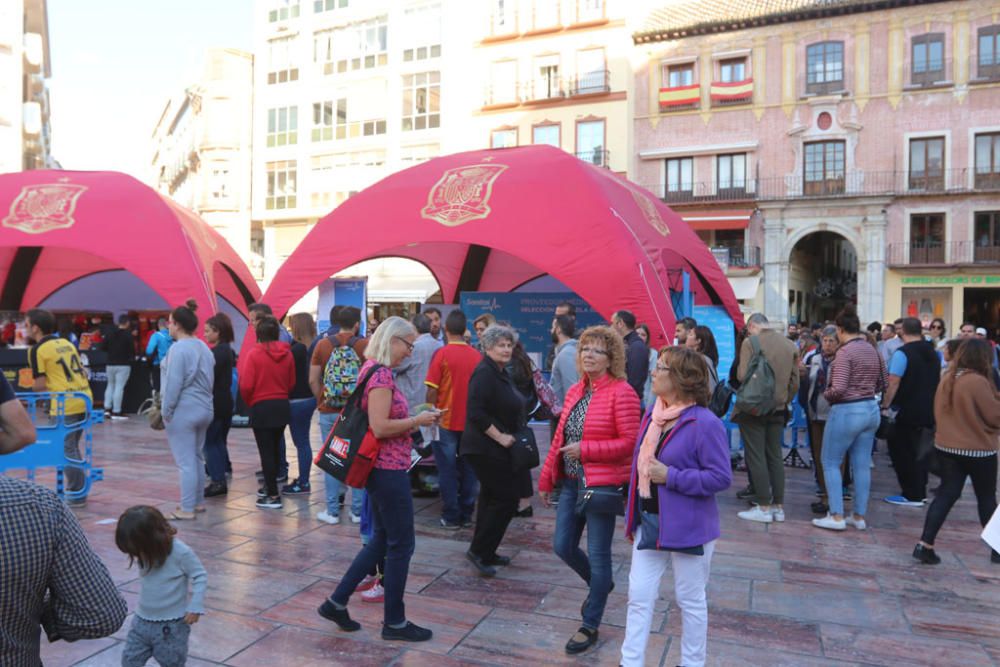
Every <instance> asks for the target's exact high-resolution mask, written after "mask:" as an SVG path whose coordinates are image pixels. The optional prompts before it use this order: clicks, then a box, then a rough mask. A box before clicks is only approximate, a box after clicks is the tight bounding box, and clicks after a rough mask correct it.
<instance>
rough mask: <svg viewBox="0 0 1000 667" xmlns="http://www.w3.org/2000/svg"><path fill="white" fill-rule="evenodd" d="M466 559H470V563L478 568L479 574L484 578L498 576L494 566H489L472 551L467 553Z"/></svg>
mask: <svg viewBox="0 0 1000 667" xmlns="http://www.w3.org/2000/svg"><path fill="white" fill-rule="evenodd" d="M465 557H466V558H468V559H469V562H470V563H472V564H473V565H475V566H476V569H477V570H479V574H481V575H483V576H484V577H495V576H497V569H496V568H495V567H493V566H492V565H488V564H487V563H486V562H485V561H483V559H482V558H480V557H479V556H477V555H476V554H474V553H472V552H471V551H466V552H465Z"/></svg>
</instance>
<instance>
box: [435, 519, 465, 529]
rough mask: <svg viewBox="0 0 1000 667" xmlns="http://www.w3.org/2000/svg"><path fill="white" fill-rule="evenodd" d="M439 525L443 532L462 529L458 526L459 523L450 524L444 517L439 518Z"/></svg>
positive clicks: (460, 525)
mask: <svg viewBox="0 0 1000 667" xmlns="http://www.w3.org/2000/svg"><path fill="white" fill-rule="evenodd" d="M440 523H441V527H442V528H444V529H445V530H458V529H459V528H461V527H462V524H460V523H452V522H451V521H448V520H447V519H445V518H444V517H441V519H440Z"/></svg>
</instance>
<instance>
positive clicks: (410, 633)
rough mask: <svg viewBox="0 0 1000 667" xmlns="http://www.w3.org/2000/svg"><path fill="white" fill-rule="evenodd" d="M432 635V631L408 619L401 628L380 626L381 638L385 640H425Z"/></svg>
mask: <svg viewBox="0 0 1000 667" xmlns="http://www.w3.org/2000/svg"><path fill="white" fill-rule="evenodd" d="M433 636H434V633H433V632H431V631H430V630H428V629H427V628H422V627H420V626H419V625H415V624H414V623H411V622H410V621H407V622H406V625H404V626H403V627H401V628H392V627H389V626H388V625H383V626H382V639H384V640H386V641H403V642H425V641H428V640H430V638H431V637H433Z"/></svg>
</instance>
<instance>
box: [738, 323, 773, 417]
mask: <svg viewBox="0 0 1000 667" xmlns="http://www.w3.org/2000/svg"><path fill="white" fill-rule="evenodd" d="M750 344H751V345H752V346H753V356H752V357H750V364H749V365H748V366H747V373H746V379H745V380H744V381H743V384H741V385H740V388H739V390H738V391H737V392H736V407H735V408H734V410H733V412H741V413H744V414H748V415H751V416H753V417H761V416H763V415H769V414H771V413H772V412H774V411H775V409H776V408H777V407H778V406H777V405H775V400H774V391H775V383H774V370H773V369H772V368H771V364H770V363H768V361H767V358H766V357H765V356H764V353H763V351H761V349H760V338H758V337H757V336H751V337H750Z"/></svg>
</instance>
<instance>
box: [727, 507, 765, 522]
mask: <svg viewBox="0 0 1000 667" xmlns="http://www.w3.org/2000/svg"><path fill="white" fill-rule="evenodd" d="M736 516H738V517H739V518H741V519H744V520H746V521H756V522H758V523H771V522H772V521H774V515H773V514H772V513H771V510H766V511H765V510H762V509H761V508H760V506H756V507H752V508H750V509H748V510H745V511H743V512H739V513H738V514H737V515H736Z"/></svg>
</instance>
